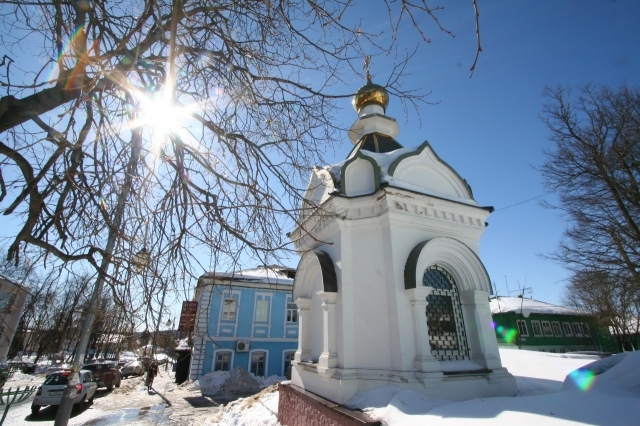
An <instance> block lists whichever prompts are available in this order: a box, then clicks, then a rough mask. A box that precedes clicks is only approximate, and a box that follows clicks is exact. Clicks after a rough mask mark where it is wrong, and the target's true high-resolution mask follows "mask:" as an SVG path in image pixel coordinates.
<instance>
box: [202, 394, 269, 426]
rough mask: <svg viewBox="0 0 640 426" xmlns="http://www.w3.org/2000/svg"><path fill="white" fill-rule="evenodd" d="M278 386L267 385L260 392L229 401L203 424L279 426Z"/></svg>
mask: <svg viewBox="0 0 640 426" xmlns="http://www.w3.org/2000/svg"><path fill="white" fill-rule="evenodd" d="M277 389H278V387H277V385H272V386H269V387H268V388H266V389H264V390H262V391H261V392H260V393H258V394H256V395H253V396H250V397H249V398H242V399H238V400H236V401H233V402H230V403H229V404H227V406H226V407H224V408H223V409H222V410H221V411H220V413H219V414H218V415H217V416H215V417H212V418H209V419H207V420H205V422H204V423H202V424H204V425H205V426H210V425H222V426H231V425H234V426H258V425H260V426H262V425H265V426H279V425H280V423H278V419H277V416H278V390H277Z"/></svg>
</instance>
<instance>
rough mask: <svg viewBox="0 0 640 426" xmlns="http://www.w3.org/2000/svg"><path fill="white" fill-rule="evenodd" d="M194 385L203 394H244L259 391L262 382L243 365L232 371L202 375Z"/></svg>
mask: <svg viewBox="0 0 640 426" xmlns="http://www.w3.org/2000/svg"><path fill="white" fill-rule="evenodd" d="M193 385H194V386H196V387H198V388H200V391H201V392H202V394H203V395H220V394H226V395H242V394H250V393H256V392H259V391H260V389H262V386H261V382H260V381H258V380H257V379H256V377H254V376H253V374H251V373H249V372H248V371H247V370H245V369H244V368H242V367H236V368H234V369H233V370H231V371H214V372H211V373H207V374H205V375H204V376H201V377H200V378H199V379H198V380H197V381H195V382H193Z"/></svg>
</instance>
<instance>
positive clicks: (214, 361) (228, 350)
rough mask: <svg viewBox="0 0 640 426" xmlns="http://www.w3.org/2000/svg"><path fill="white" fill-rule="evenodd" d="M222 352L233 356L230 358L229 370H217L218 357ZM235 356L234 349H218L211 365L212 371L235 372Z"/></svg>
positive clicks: (214, 352) (214, 353)
mask: <svg viewBox="0 0 640 426" xmlns="http://www.w3.org/2000/svg"><path fill="white" fill-rule="evenodd" d="M220 352H229V353H230V354H231V355H230V356H229V369H228V370H216V361H217V359H216V358H217V356H218V354H219V353H220ZM234 355H235V351H234V350H233V349H227V348H224V349H216V350H214V351H213V362H212V363H211V371H231V370H233V357H234Z"/></svg>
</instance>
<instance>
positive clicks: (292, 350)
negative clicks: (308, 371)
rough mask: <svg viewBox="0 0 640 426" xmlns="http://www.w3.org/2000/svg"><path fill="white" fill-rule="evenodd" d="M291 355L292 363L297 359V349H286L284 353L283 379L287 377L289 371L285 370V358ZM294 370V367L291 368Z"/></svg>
mask: <svg viewBox="0 0 640 426" xmlns="http://www.w3.org/2000/svg"><path fill="white" fill-rule="evenodd" d="M288 353H290V354H292V355H293V356H292V357H291V361H293V360H294V359H295V355H296V350H295V349H285V350H283V351H282V377H284V376H286V375H287V370H285V369H284V364H285V361H286V360H285V357H286V355H287V354H288ZM289 364H291V362H289ZM291 368H293V366H292V367H291Z"/></svg>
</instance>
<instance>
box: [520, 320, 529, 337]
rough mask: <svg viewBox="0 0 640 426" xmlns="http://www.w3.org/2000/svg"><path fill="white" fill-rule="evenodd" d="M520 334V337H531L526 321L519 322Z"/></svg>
mask: <svg viewBox="0 0 640 426" xmlns="http://www.w3.org/2000/svg"><path fill="white" fill-rule="evenodd" d="M517 323H518V332H519V333H520V336H523V337H527V336H529V330H527V323H526V322H525V321H524V320H518V321H517Z"/></svg>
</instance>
